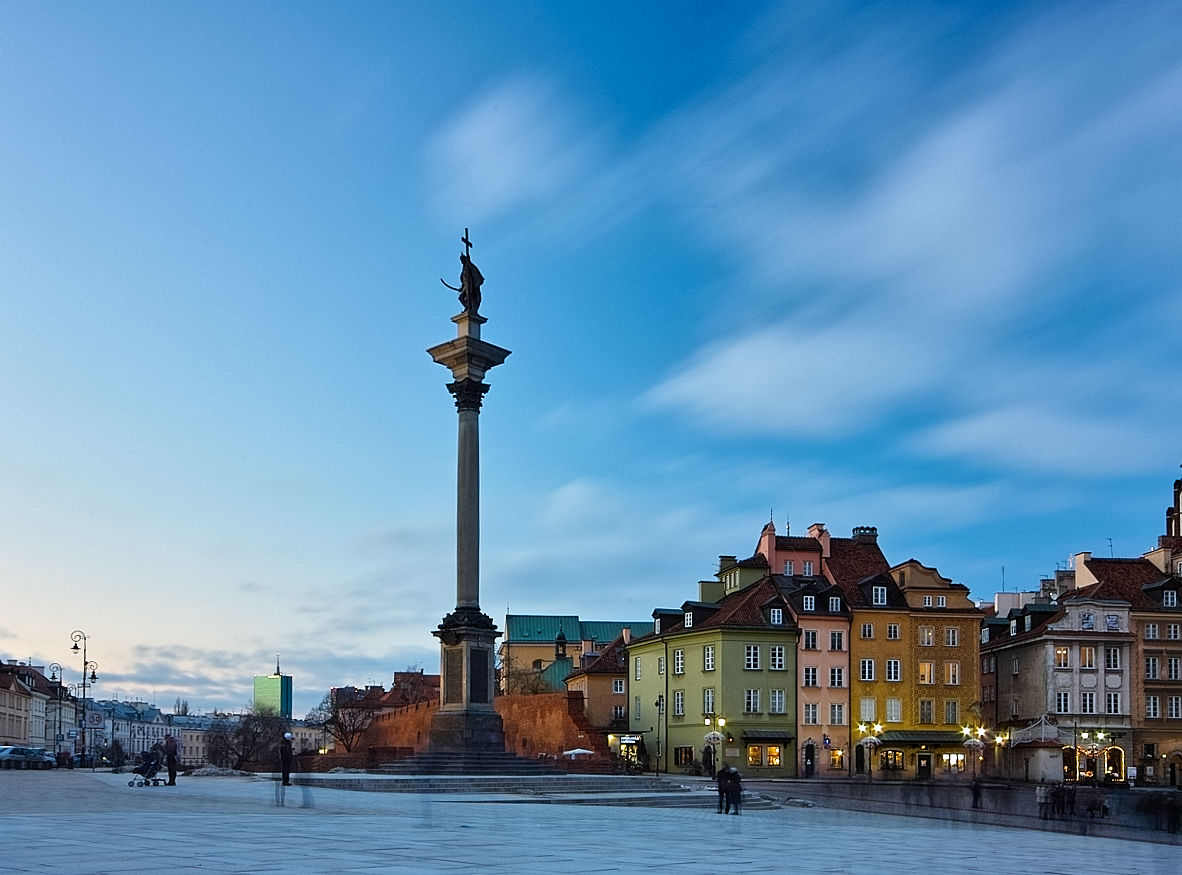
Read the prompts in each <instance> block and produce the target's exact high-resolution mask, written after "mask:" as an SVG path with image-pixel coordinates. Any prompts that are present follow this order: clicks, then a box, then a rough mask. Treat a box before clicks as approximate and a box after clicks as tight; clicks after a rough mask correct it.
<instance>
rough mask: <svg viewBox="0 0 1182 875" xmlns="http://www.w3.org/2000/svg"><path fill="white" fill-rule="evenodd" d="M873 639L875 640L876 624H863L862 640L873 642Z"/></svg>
mask: <svg viewBox="0 0 1182 875" xmlns="http://www.w3.org/2000/svg"><path fill="white" fill-rule="evenodd" d="M873 638H874V624H873V623H863V624H862V640H863V641H871V640H873Z"/></svg>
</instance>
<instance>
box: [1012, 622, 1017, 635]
mask: <svg viewBox="0 0 1182 875" xmlns="http://www.w3.org/2000/svg"><path fill="white" fill-rule="evenodd" d="M1010 634H1011V635H1017V634H1018V621H1017V620H1010Z"/></svg>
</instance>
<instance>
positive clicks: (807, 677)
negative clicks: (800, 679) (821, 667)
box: [803, 665, 817, 687]
mask: <svg viewBox="0 0 1182 875" xmlns="http://www.w3.org/2000/svg"><path fill="white" fill-rule="evenodd" d="M803 686H806V687H815V686H817V667H816V666H815V665H806V666H805V667H804V683H803Z"/></svg>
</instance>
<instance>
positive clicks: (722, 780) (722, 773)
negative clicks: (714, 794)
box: [715, 763, 731, 814]
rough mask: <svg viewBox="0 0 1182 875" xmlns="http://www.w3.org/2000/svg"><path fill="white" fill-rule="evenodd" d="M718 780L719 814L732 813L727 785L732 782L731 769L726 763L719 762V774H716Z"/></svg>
mask: <svg viewBox="0 0 1182 875" xmlns="http://www.w3.org/2000/svg"><path fill="white" fill-rule="evenodd" d="M715 780H717V781H718V814H730V810H731V809H730V806H729V805H728V804H727V787H728V785H729V784H730V769H728V768H727V767H726V763H719V764H718V774H717V775H716V776H715Z"/></svg>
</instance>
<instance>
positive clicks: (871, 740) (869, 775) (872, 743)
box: [858, 723, 882, 783]
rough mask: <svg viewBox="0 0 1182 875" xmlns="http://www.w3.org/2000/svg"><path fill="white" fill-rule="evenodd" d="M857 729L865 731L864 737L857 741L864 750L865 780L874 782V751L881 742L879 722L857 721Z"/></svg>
mask: <svg viewBox="0 0 1182 875" xmlns="http://www.w3.org/2000/svg"><path fill="white" fill-rule="evenodd" d="M858 731H859V732H862V733H865V736H866V737H865V738H863V739H862V740H861V741H859V742H858V744H860V745H862V747H863V748H865V750H866V781H867V783H873V782H874V752H875V751H876V750H877V749H878V746H879V745H880V744H882V741H881V740H880V739H879V737H878V736H879V735H880V734H881V733H882V724H881V723H859V724H858Z"/></svg>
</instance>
